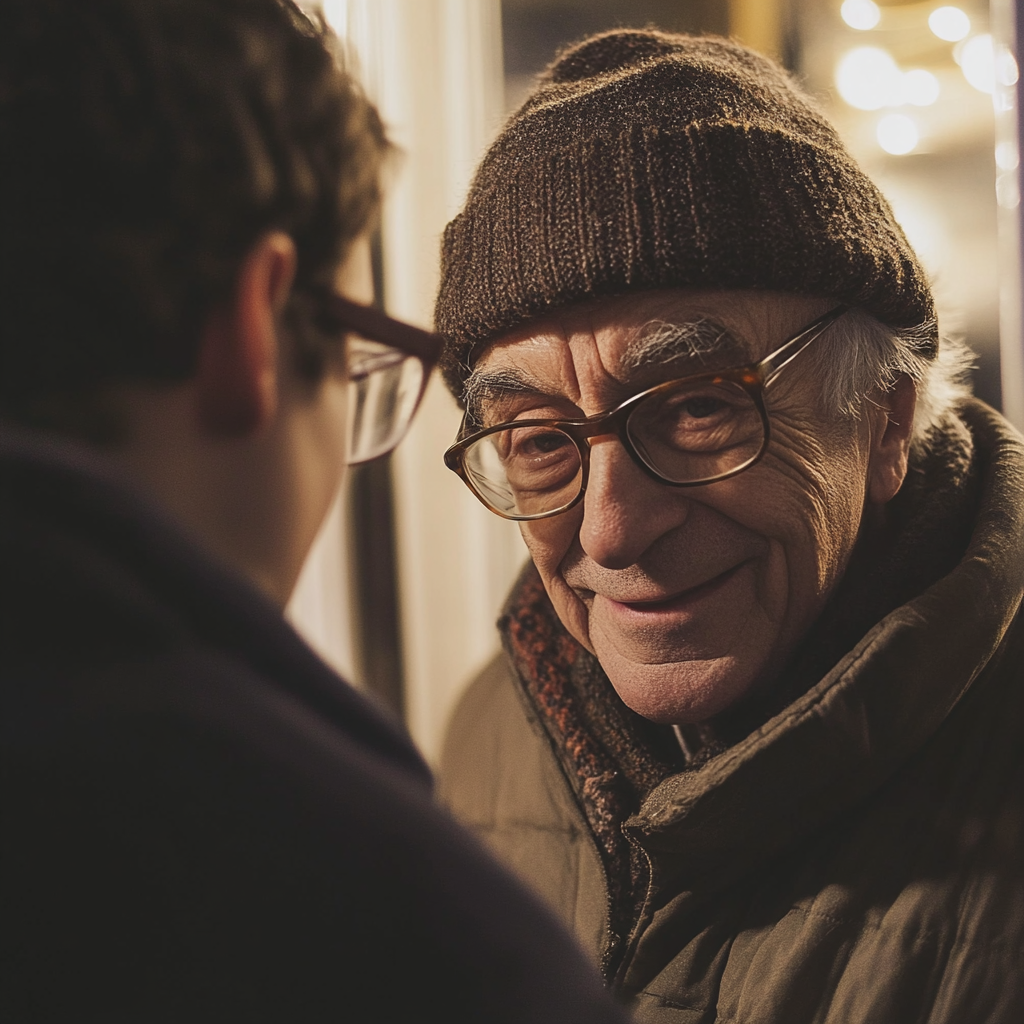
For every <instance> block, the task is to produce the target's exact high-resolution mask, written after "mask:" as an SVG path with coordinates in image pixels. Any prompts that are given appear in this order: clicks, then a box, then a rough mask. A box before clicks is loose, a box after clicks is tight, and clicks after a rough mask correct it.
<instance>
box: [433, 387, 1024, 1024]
mask: <svg viewBox="0 0 1024 1024" xmlns="http://www.w3.org/2000/svg"><path fill="white" fill-rule="evenodd" d="M892 513H893V517H894V519H895V521H896V524H897V525H896V527H895V533H894V536H893V537H891V538H890V541H889V543H888V545H887V546H885V547H884V549H882V550H875V551H872V552H870V553H869V554H865V553H864V551H861V552H859V553H858V554H856V555H855V557H854V560H853V561H851V566H850V569H849V570H848V572H847V575H846V576H845V577H844V579H843V582H842V584H841V585H840V587H839V588H838V591H837V595H836V597H835V599H834V600H833V601H832V602H831V603H830V605H829V606H828V607H827V608H826V610H825V612H824V613H823V615H822V618H821V621H820V622H819V623H818V624H817V625H816V626H815V627H814V628H813V629H812V631H811V633H810V634H809V636H808V637H807V638H806V641H805V643H804V644H803V647H802V649H801V651H799V652H798V654H797V655H796V656H795V657H794V660H793V663H792V664H791V665H790V667H789V669H788V671H787V672H786V673H784V674H783V678H782V679H781V680H780V683H779V687H778V688H777V689H776V691H775V693H774V695H773V696H772V698H771V699H770V700H769V699H768V698H765V699H764V700H763V701H762V703H761V706H760V707H754V708H750V707H748V708H745V709H742V710H741V711H739V712H737V713H736V714H734V715H733V716H732V717H731V718H730V719H724V720H723V721H722V722H719V723H715V724H714V725H713V727H709V729H708V731H707V732H708V734H707V735H706V736H704V738H703V741H704V743H705V746H704V749H702V750H700V751H699V753H698V754H697V756H695V757H693V758H692V759H691V760H689V761H687V759H686V757H685V756H684V755H683V753H682V751H681V750H680V748H679V744H678V743H676V744H674V745H673V743H672V739H673V737H672V736H671V733H670V732H667V728H666V727H660V726H654V725H653V724H652V723H649V722H646V721H645V720H644V719H641V718H640V717H639V716H637V715H635V714H633V713H632V712H630V711H629V710H628V709H627V708H625V706H624V705H622V703H621V701H619V700H618V698H617V697H616V695H615V694H614V692H613V690H612V688H611V685H610V683H609V682H608V681H607V678H606V677H605V676H604V674H603V672H601V670H600V666H598V665H597V664H596V662H595V659H593V657H592V656H591V655H589V654H588V653H587V652H585V651H583V650H582V649H581V648H580V647H579V645H578V644H576V643H575V641H573V640H572V638H571V637H569V636H568V634H566V632H565V630H564V628H563V627H561V625H560V624H559V623H558V620H557V618H556V617H555V615H554V612H553V609H552V608H551V605H550V603H549V602H548V600H547V598H546V596H545V594H544V591H543V587H542V586H541V584H540V580H539V578H538V577H537V575H536V573H535V572H532V571H528V572H527V573H526V574H525V575H524V577H523V578H522V579H521V581H520V583H519V584H518V586H517V589H516V590H515V592H514V593H513V596H512V598H511V600H510V602H509V605H508V607H507V611H506V615H505V617H504V619H503V621H502V628H503V631H504V635H505V646H506V653H505V654H504V655H503V656H502V657H501V658H500V659H499V660H498V661H497V662H495V663H494V664H493V665H492V666H491V667H490V668H489V669H488V670H487V671H486V672H484V674H483V675H482V676H481V678H480V679H479V680H478V681H477V682H476V683H475V684H474V686H473V687H472V688H471V690H470V691H469V692H468V694H467V696H466V697H465V699H464V700H463V702H462V704H461V706H460V708H459V710H458V711H457V713H456V716H455V719H454V721H453V725H452V728H451V732H450V736H449V740H448V744H447V749H446V754H445V759H444V762H443V765H442V769H441V786H442V794H443V796H444V797H445V798H446V799H447V801H448V802H449V803H450V805H451V806H452V807H453V808H454V810H455V811H456V813H457V814H459V815H460V816H461V817H462V818H463V819H464V820H466V821H467V822H469V823H471V824H472V825H473V826H474V827H475V828H476V829H477V830H478V831H479V832H480V833H481V834H482V835H483V836H484V837H486V838H487V839H488V840H489V842H490V843H491V844H492V846H493V848H494V849H495V850H497V851H498V852H499V853H500V854H501V855H502V856H503V857H504V859H505V860H506V861H507V862H508V863H509V864H510V865H511V866H513V867H514V868H515V869H516V870H517V871H518V872H519V873H520V875H521V876H522V877H524V878H525V879H527V880H528V881H530V882H531V883H532V884H533V885H534V887H535V888H536V889H537V890H538V891H539V892H540V893H542V894H543V895H544V896H545V897H546V898H547V900H548V901H549V902H550V903H551V905H552V906H554V907H555V908H556V909H557V911H558V912H559V913H560V914H561V916H562V917H563V919H564V920H565V921H566V922H567V923H568V924H570V925H571V926H572V927H573V928H574V930H575V931H576V933H577V935H578V936H579V937H580V939H581V940H582V941H583V943H584V945H585V946H586V947H587V948H588V949H589V950H590V952H591V955H592V956H593V958H594V959H595V960H596V961H597V962H599V963H600V964H601V965H602V967H603V969H604V971H605V973H606V975H607V977H608V978H609V980H610V981H611V982H612V983H613V984H614V985H616V986H617V987H618V988H619V989H620V990H621V991H622V992H623V993H625V994H628V995H629V996H631V997H633V999H634V1000H635V1005H636V1008H637V1020H639V1021H651V1022H655V1021H658V1022H662V1021H664V1022H670V1021H671V1022H678V1024H683V1022H686V1024H697V1022H711V1021H743V1022H745V1024H753V1022H758V1024H768V1022H773V1024H774V1022H777V1024H811V1022H812V1021H813V1022H826V1021H827V1022H834V1024H839V1022H843V1024H886V1022H888V1024H904V1022H907V1021H928V1022H929V1024H959V1022H963V1021H971V1022H972V1024H980V1022H989V1024H996V1022H999V1024H1014V1022H1019V1021H1022V1020H1024V625H1022V622H1021V615H1020V614H1019V607H1020V603H1021V596H1022V592H1024V444H1022V441H1021V438H1020V436H1019V435H1018V434H1017V433H1016V432H1015V431H1013V429H1012V428H1010V427H1009V425H1008V424H1006V422H1005V421H1004V420H1002V419H1001V417H999V416H998V415H997V414H995V413H993V412H992V411H991V410H989V409H987V408H986V407H984V406H982V405H981V404H980V403H975V402H972V403H970V404H969V405H967V406H966V407H965V408H964V410H963V419H962V420H959V421H954V422H950V423H949V424H948V425H947V428H946V429H945V431H944V432H943V434H942V436H941V437H938V438H937V439H936V444H935V445H934V447H933V450H932V452H931V454H930V456H929V457H928V458H927V459H922V460H915V462H914V463H913V464H912V470H911V473H910V476H909V478H908V480H907V482H906V484H905V485H904V489H903V490H902V491H901V494H900V496H898V498H897V499H894V504H893V506H892ZM869 555H870V557H869ZM773 702H774V703H773Z"/></svg>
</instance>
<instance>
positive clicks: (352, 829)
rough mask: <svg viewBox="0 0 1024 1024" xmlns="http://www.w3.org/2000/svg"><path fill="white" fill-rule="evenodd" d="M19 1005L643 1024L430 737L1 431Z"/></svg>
mask: <svg viewBox="0 0 1024 1024" xmlns="http://www.w3.org/2000/svg"><path fill="white" fill-rule="evenodd" d="M0 594H2V609H0V611H2V616H0V630H2V632H0V815H2V820H0V850H2V872H0V1019H2V1020H3V1021H10V1022H41V1024H60V1022H67V1024H72V1022H73V1024H82V1022H92V1021H97V1022H99V1021H102V1022H104V1024H114V1022H123V1024H129V1022H130V1024H141V1022H146V1024H157V1022H180V1024H196V1022H203V1021H216V1022H219V1024H220V1022H245V1024H258V1022H267V1024H271V1022H272V1024H282V1022H285V1021H289V1022H291V1021H294V1022H307V1021H349V1020H350V1021H359V1022H366V1021H380V1022H388V1024H393V1022H396V1021H401V1022H410V1021H425V1022H426V1021H430V1022H433V1021H446V1022H447V1021H462V1022H470V1021H473V1022H478V1021H489V1022H490V1021H510V1022H511V1021H517V1022H524V1024H526V1022H531V1024H532V1022H534V1021H550V1022H551V1024H556V1022H557V1024H561V1022H564V1021H577V1022H580V1024H582V1022H591V1021H607V1022H615V1021H619V1020H621V1019H622V1017H621V1015H620V1012H619V1011H618V1010H617V1009H616V1008H615V1007H614V1006H613V1005H612V1003H611V1001H610V999H609V997H608V996H607V994H606V993H605V992H604V991H603V990H602V988H601V984H600V980H599V979H598V978H597V977H596V974H595V973H594V972H593V969H592V968H591V967H590V966H589V965H588V964H587V963H586V961H585V960H584V958H583V957H582V955H581V954H580V953H578V952H577V950H576V948H575V945H574V944H573V943H572V942H571V941H570V940H569V938H568V937H567V936H566V935H565V934H564V932H563V931H562V929H561V927H560V926H558V925H557V924H556V923H555V921H554V919H553V918H552V917H550V916H549V914H548V911H547V910H545V909H543V908H541V906H540V905H539V904H537V903H535V902H534V899H533V898H532V897H530V896H528V895H527V893H526V892H525V891H524V890H522V889H521V888H520V886H519V885H518V884H517V883H515V882H513V880H512V879H511V878H510V877H508V876H507V875H506V874H505V873H504V872H503V871H502V870H500V869H499V868H498V867H497V866H496V865H494V864H493V863H492V862H491V860H490V858H489V857H487V856H486V855H484V853H483V852H482V851H481V850H480V849H479V847H478V846H477V844H476V842H475V841H473V840H472V839H471V838H470V837H469V836H467V835H466V834H465V833H463V831H462V830H461V829H460V828H459V827H458V826H456V825H455V824H454V822H452V821H451V819H450V818H448V817H447V815H445V814H444V813H442V812H440V811H439V810H437V809H436V808H435V807H434V805H433V804H432V802H431V798H430V776H429V773H428V771H427V769H426V767H425V766H424V765H423V763H422V762H421V760H420V758H419V756H418V755H417V754H416V753H415V751H414V749H413V748H412V746H411V745H410V743H409V741H408V740H407V739H406V738H405V737H404V736H403V735H402V734H401V733H400V731H399V730H398V729H397V728H396V727H395V726H393V725H392V724H391V723H390V722H389V721H388V720H387V719H386V718H385V717H384V716H383V715H382V714H381V713H379V712H378V711H376V710H375V709H374V708H373V707H372V706H371V705H370V704H369V703H368V702H367V701H366V700H364V699H363V698H362V697H360V696H359V695H358V694H357V693H356V692H355V691H354V690H352V689H350V688H349V687H348V686H346V685H345V683H343V682H342V681H341V680H340V679H338V678H337V676H335V675H334V674H333V673H332V672H331V671H330V670H329V669H328V668H327V667H326V666H325V665H324V664H323V663H322V662H321V661H319V659H318V658H317V657H316V656H315V655H314V654H313V653H312V652H311V651H310V650H309V648H308V647H307V646H306V645H305V644H304V643H303V642H302V640H300V639H299V637H298V636H297V635H296V634H295V633H294V632H293V630H292V629H291V628H290V627H289V626H288V625H287V624H286V623H285V621H284V620H283V618H282V617H281V614H280V612H279V611H278V610H277V609H276V608H274V607H272V606H271V605H270V604H269V603H268V602H266V601H265V600H264V599H263V598H262V597H261V596H260V595H258V594H257V593H255V592H254V591H253V590H252V589H251V588H250V587H249V586H248V585H247V584H245V583H243V582H242V581H241V580H239V579H235V578H233V577H231V576H229V575H228V574H227V573H226V571H224V570H223V569H221V568H220V567H219V566H216V565H214V564H212V563H211V562H210V561H208V560H207V559H206V558H205V557H204V556H203V555H202V554H201V553H200V552H199V551H198V550H196V548H195V547H194V546H193V545H192V544H191V543H190V542H189V541H187V540H186V539H184V538H183V537H182V536H180V535H179V534H178V533H177V532H176V531H175V529H174V528H172V527H171V526H170V525H168V524H167V523H164V522H162V521H161V519H160V517H159V516H158V514H157V513H156V512H155V511H154V510H153V509H151V508H149V507H148V506H146V505H145V504H144V503H143V502H141V501H140V500H138V499H137V498H135V497H133V496H132V495H131V494H130V493H127V492H126V491H124V490H121V489H120V488H119V487H118V486H117V485H116V484H115V483H114V482H112V481H111V480H107V479H104V474H103V469H102V467H99V466H97V465H93V464H90V463H89V459H88V456H86V455H85V454H84V453H82V452H76V451H74V450H72V449H71V448H70V446H65V447H64V448H62V447H60V446H59V445H57V444H55V443H51V442H44V441H42V440H41V439H31V438H28V437H25V436H21V437H13V436H10V435H9V434H6V433H5V434H4V436H3V437H2V438H0Z"/></svg>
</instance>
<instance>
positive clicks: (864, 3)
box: [839, 0, 882, 32]
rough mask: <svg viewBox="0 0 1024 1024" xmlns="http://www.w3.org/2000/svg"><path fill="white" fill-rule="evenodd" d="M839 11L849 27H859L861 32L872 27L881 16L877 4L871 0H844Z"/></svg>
mask: <svg viewBox="0 0 1024 1024" xmlns="http://www.w3.org/2000/svg"><path fill="white" fill-rule="evenodd" d="M839 13H840V14H841V15H842V16H843V21H845V22H846V24H847V25H849V26H850V28H856V29H859V30H860V31H861V32H866V31H867V30H868V29H871V28H874V27H875V26H876V25H877V24H878V21H879V19H880V18H881V17H882V12H881V11H880V10H879V9H878V4H876V3H873V2H872V0H846V3H844V4H843V6H842V8H841V9H840V12H839Z"/></svg>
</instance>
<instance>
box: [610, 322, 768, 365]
mask: <svg viewBox="0 0 1024 1024" xmlns="http://www.w3.org/2000/svg"><path fill="white" fill-rule="evenodd" d="M712 353H714V355H715V356H716V357H719V358H720V359H721V360H722V361H723V362H726V363H732V362H743V361H744V360H745V359H747V358H748V355H749V353H748V352H747V348H746V346H745V345H744V344H743V342H742V341H741V340H740V339H739V338H737V337H736V335H734V334H732V333H731V332H730V331H729V329H728V328H726V327H724V326H723V325H722V324H720V323H718V322H717V321H715V320H710V319H708V318H706V317H702V318H701V319H700V320H691V321H688V322H687V323H682V324H672V323H667V322H665V321H664V320H652V321H650V323H647V324H645V325H644V326H643V327H642V328H641V329H640V330H639V331H638V332H637V334H636V337H634V338H633V339H632V340H631V341H630V342H629V343H628V344H627V345H626V349H625V351H624V352H623V354H622V358H621V360H620V366H621V367H622V370H623V371H624V372H625V373H627V374H632V373H636V372H637V371H638V370H644V369H647V368H649V367H652V366H661V365H663V364H664V363H670V362H672V361H673V360H676V359H684V358H685V359H698V360H700V361H701V362H702V363H703V362H706V361H707V357H708V356H709V355H711V354H712ZM719 358H716V360H715V361H716V362H718V361H719Z"/></svg>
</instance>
